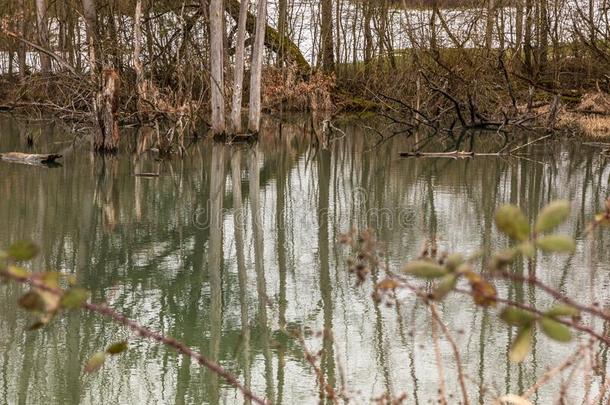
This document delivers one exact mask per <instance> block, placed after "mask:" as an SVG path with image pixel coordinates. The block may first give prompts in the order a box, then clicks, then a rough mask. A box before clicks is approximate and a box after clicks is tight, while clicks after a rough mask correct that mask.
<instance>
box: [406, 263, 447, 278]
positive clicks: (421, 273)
mask: <svg viewBox="0 0 610 405" xmlns="http://www.w3.org/2000/svg"><path fill="white" fill-rule="evenodd" d="M402 272H403V273H406V274H410V275H412V276H415V277H420V278H428V279H432V278H439V277H443V276H444V275H446V274H447V269H446V268H444V267H443V266H439V265H438V264H436V263H432V262H427V261H425V260H415V261H412V262H410V263H407V265H406V266H405V267H403V269H402Z"/></svg>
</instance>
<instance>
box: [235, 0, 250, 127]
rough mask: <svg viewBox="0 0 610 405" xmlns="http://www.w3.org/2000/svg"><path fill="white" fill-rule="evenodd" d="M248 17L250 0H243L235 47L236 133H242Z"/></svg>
mask: <svg viewBox="0 0 610 405" xmlns="http://www.w3.org/2000/svg"><path fill="white" fill-rule="evenodd" d="M247 19H248V0H242V2H241V6H240V8H239V20H238V22H237V45H236V47H235V72H234V83H233V108H232V109H231V125H232V129H233V132H234V133H236V134H237V133H240V132H241V130H242V126H241V103H242V94H243V85H244V62H245V42H246V21H247Z"/></svg>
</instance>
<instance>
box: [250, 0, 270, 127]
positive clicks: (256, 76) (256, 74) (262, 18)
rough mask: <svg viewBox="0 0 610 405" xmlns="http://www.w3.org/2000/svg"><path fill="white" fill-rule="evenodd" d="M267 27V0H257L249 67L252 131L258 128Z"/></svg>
mask: <svg viewBox="0 0 610 405" xmlns="http://www.w3.org/2000/svg"><path fill="white" fill-rule="evenodd" d="M266 27H267V0H259V1H258V11H257V14H256V34H255V38H254V47H253V49H252V67H251V69H250V73H251V75H250V105H249V108H250V116H249V119H248V129H249V130H250V131H252V132H253V133H258V132H259V130H260V121H261V79H262V73H263V72H262V71H263V52H264V48H263V47H264V45H265V29H266Z"/></svg>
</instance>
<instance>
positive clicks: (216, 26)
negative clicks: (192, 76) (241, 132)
mask: <svg viewBox="0 0 610 405" xmlns="http://www.w3.org/2000/svg"><path fill="white" fill-rule="evenodd" d="M223 17H224V4H223V0H211V1H210V73H211V74H210V78H211V93H212V100H211V102H212V131H213V132H214V134H222V133H224V132H225V130H226V124H225V99H224V74H223V70H224V67H223V57H224V50H223V48H224V47H223V40H224V35H223V27H224V24H223Z"/></svg>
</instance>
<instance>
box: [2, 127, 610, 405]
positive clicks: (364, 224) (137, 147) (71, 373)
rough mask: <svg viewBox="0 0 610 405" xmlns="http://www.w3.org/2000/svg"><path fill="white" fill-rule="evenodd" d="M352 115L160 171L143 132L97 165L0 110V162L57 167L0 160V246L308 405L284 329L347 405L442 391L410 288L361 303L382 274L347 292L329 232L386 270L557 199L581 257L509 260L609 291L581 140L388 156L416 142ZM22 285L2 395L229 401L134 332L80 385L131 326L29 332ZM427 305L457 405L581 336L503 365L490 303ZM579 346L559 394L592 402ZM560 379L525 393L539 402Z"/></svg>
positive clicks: (600, 179)
mask: <svg viewBox="0 0 610 405" xmlns="http://www.w3.org/2000/svg"><path fill="white" fill-rule="evenodd" d="M368 125H370V123H368V122H367V123H364V122H361V121H357V122H352V123H347V124H343V125H342V127H343V128H344V130H345V132H346V135H345V136H339V137H338V138H337V139H334V140H333V141H328V142H326V141H318V139H320V138H319V137H316V136H315V134H314V132H313V131H312V126H311V125H310V122H309V121H308V120H299V119H295V120H293V121H287V122H283V123H281V125H280V123H278V122H274V121H270V122H269V123H267V124H266V126H265V129H264V133H263V135H262V137H261V139H260V142H259V143H257V144H255V145H233V146H229V145H221V144H214V143H213V142H210V141H200V142H197V143H195V144H192V145H189V146H188V154H187V156H186V157H185V158H184V159H174V160H171V161H159V160H157V159H156V157H155V155H154V154H152V153H151V152H147V151H146V150H147V149H148V146H147V145H146V142H139V143H138V142H135V141H134V142H130V141H129V140H128V141H127V142H125V145H123V149H124V151H123V153H122V154H121V155H120V156H119V157H116V158H105V159H104V158H100V157H93V156H92V155H90V154H89V153H88V152H87V150H88V145H87V144H86V143H85V144H82V143H79V142H76V143H74V139H75V137H76V135H75V134H74V133H72V132H71V131H70V129H69V128H65V127H62V126H60V125H58V124H54V123H49V122H44V123H31V122H28V123H26V122H23V121H16V120H14V119H11V118H8V117H4V118H2V119H0V152H5V151H26V150H32V151H36V152H59V151H61V152H62V153H64V154H65V157H64V159H63V160H62V165H61V167H55V168H42V167H31V166H24V165H19V164H9V163H5V162H0V190H1V195H2V198H0V244H1V245H3V246H4V245H8V244H9V243H10V242H11V241H14V240H17V239H32V240H34V241H36V242H37V243H39V244H40V246H41V249H42V254H41V255H40V256H39V257H38V258H37V259H36V260H35V261H34V262H33V263H32V268H33V269H46V270H59V271H62V272H67V273H72V274H74V275H75V276H76V277H77V278H78V281H79V283H80V284H82V285H83V286H85V287H86V288H88V289H90V290H91V291H92V295H93V300H94V301H98V302H102V301H104V302H108V303H109V304H110V305H112V306H114V307H115V308H117V309H119V310H121V311H123V312H125V313H126V314H128V315H129V316H130V317H132V318H135V319H137V320H138V321H139V322H141V323H142V324H144V325H146V326H148V327H151V328H153V329H155V330H159V331H161V332H162V333H164V334H167V335H170V336H173V337H176V338H177V339H180V340H183V341H184V342H186V343H187V344H188V345H190V346H191V347H193V348H195V349H197V350H199V351H201V352H202V353H203V354H204V355H206V356H208V357H209V358H211V359H214V360H216V361H218V362H219V363H220V364H222V365H223V366H224V367H226V368H227V369H228V370H230V371H231V372H233V373H234V374H236V375H237V376H238V377H239V379H240V380H241V381H243V382H244V383H245V384H246V385H248V386H250V387H251V388H252V390H253V391H254V392H256V393H258V394H259V395H261V396H265V397H266V398H269V399H270V400H272V401H273V402H274V403H278V404H280V403H282V404H313V403H317V402H318V395H319V389H318V387H317V385H316V375H315V372H314V370H313V369H312V368H311V367H310V365H309V364H308V362H307V361H306V359H305V356H304V354H303V350H302V346H301V344H300V343H299V342H298V340H296V339H294V338H293V337H292V336H293V334H294V333H298V334H301V335H302V336H303V337H304V341H305V344H306V345H307V348H308V350H309V351H311V352H317V351H318V350H320V349H324V352H323V355H322V356H321V358H320V361H319V366H320V369H321V371H322V373H323V374H324V376H325V379H326V380H327V381H328V382H329V383H331V384H334V385H337V386H340V385H342V384H343V385H344V386H345V387H347V388H346V389H347V392H349V395H350V396H351V397H352V399H354V400H355V402H356V403H366V402H368V401H369V400H370V399H371V398H376V397H379V396H380V395H382V394H383V393H385V392H389V393H392V394H393V395H395V396H399V395H400V394H401V393H403V392H404V393H405V394H406V397H407V403H416V404H426V403H430V402H431V401H433V400H436V399H437V397H438V393H437V391H438V388H439V384H438V381H439V379H438V375H439V374H438V367H437V365H436V361H435V352H434V344H433V339H432V338H431V328H430V322H429V319H430V318H429V317H430V315H429V311H428V310H427V309H426V307H425V306H423V305H421V304H420V303H418V301H417V300H416V299H415V298H414V297H412V296H409V295H406V296H405V297H404V301H403V302H402V304H401V305H400V306H399V307H396V306H393V307H386V306H385V305H378V304H376V303H375V302H374V301H373V300H372V299H371V285H372V283H373V282H374V281H375V280H377V281H378V280H380V279H382V277H383V275H382V274H373V275H372V279H373V280H372V281H368V282H366V283H365V284H364V285H362V286H357V285H356V280H355V279H354V276H352V275H350V274H349V273H348V271H347V266H346V264H345V262H346V259H347V258H348V256H349V253H350V252H347V251H346V249H345V247H343V246H342V245H340V244H339V243H338V240H339V238H340V235H341V234H342V233H343V232H345V231H348V230H349V229H351V228H358V229H364V228H373V229H375V230H376V233H377V237H378V239H379V241H380V244H381V248H382V250H383V252H384V256H383V261H384V262H385V263H386V265H387V266H388V267H389V268H390V269H392V270H398V269H399V268H400V266H401V265H402V264H404V263H406V262H407V261H408V260H409V259H412V258H414V257H416V256H417V254H418V253H419V251H420V248H421V245H422V243H423V242H424V241H425V240H427V239H429V238H431V237H432V236H434V235H436V239H437V241H438V245H439V247H440V250H448V251H461V252H475V251H477V250H480V249H483V250H484V251H489V250H490V249H500V248H502V247H505V246H507V243H508V241H507V240H506V239H505V238H504V237H503V236H502V235H500V234H498V232H497V230H496V229H495V227H494V224H493V215H494V210H495V208H496V207H497V206H499V205H500V204H503V203H506V202H512V203H516V204H519V205H520V206H521V207H522V208H523V210H524V211H525V212H526V213H527V214H528V215H529V216H533V215H534V214H535V213H536V212H537V211H538V210H539V209H540V208H541V207H542V206H543V205H545V204H546V203H547V202H549V201H551V200H554V199H558V198H563V199H569V200H570V201H571V202H572V208H573V210H572V216H571V218H570V220H569V221H568V223H566V224H565V225H563V226H562V227H561V229H560V231H561V232H562V233H567V234H570V235H575V236H576V238H577V246H578V247H577V250H576V253H575V254H574V255H571V256H563V257H552V258H551V257H547V256H540V257H539V258H538V259H537V260H536V261H535V262H532V263H518V264H517V265H516V266H515V267H514V271H518V272H523V273H524V274H525V273H527V272H535V274H536V275H537V276H538V277H539V278H540V279H542V280H543V281H545V282H546V283H548V284H550V285H552V286H554V287H556V288H557V289H558V290H560V291H562V292H565V293H567V294H568V295H570V296H572V297H574V298H576V299H578V300H580V301H582V302H592V301H596V302H599V303H600V304H601V305H607V304H608V303H609V300H610V293H608V284H609V283H610V277H609V274H610V260H609V258H610V249H608V246H609V245H608V241H609V239H610V235H608V234H606V235H603V234H602V235H599V236H598V237H597V238H596V239H595V240H590V239H589V238H587V237H586V236H585V234H584V230H585V228H586V225H587V223H588V221H590V219H591V218H592V215H593V214H594V213H595V212H597V211H598V210H599V209H600V208H601V206H602V204H603V201H604V199H605V198H606V196H607V195H608V191H609V190H608V188H609V187H608V178H609V175H610V169H609V168H608V165H607V160H606V159H605V158H604V157H602V156H601V155H600V154H599V153H598V151H597V150H596V149H594V148H589V147H587V146H583V145H580V144H578V143H575V142H568V141H559V142H553V143H550V144H545V145H540V146H532V147H529V148H528V149H527V150H523V152H525V153H527V157H523V158H511V159H504V158H499V157H491V156H490V157H476V158H474V159H457V160H454V159H446V158H441V159H401V158H400V157H398V152H399V151H401V150H410V148H411V146H410V145H409V142H410V141H409V140H405V139H403V138H401V137H398V136H396V137H391V138H390V139H388V140H386V141H385V142H380V139H381V138H380V136H379V132H377V131H376V130H373V129H372V128H370V127H368ZM28 136H31V137H32V138H33V147H32V149H28V145H27V137H28ZM493 137H494V135H493V134H491V135H490V134H486V135H482V136H481V139H482V140H481V142H480V145H482V146H481V147H485V148H490V149H493V148H492V147H491V146H489V142H490V141H489V138H493ZM130 138H131V139H135V137H130ZM477 145H478V144H477ZM441 146H445V147H447V145H441ZM475 146H476V145H475ZM137 173H154V174H158V176H154V177H142V176H135V174H137ZM498 289H499V291H500V294H502V295H503V296H506V297H511V298H512V299H515V300H518V301H522V302H526V303H529V304H531V305H533V306H536V307H540V308H546V307H549V306H551V305H552V304H553V300H552V299H551V298H550V297H549V296H547V295H545V294H544V293H542V292H540V291H535V290H533V289H531V288H527V287H521V286H517V285H509V284H500V285H498ZM19 293H20V289H19V288H18V287H16V286H1V287H0V309H1V310H0V403H2V404H202V403H211V404H218V403H223V404H224V403H227V404H233V403H237V404H239V403H243V402H244V400H243V398H242V397H241V395H240V394H239V393H237V392H236V391H235V390H234V389H232V388H231V387H228V386H227V385H226V383H225V382H224V381H222V380H220V379H219V378H218V377H216V376H215V375H213V374H211V373H209V372H208V371H207V370H205V369H202V368H200V367H198V366H196V365H194V364H192V363H191V362H190V361H188V360H186V359H184V358H182V357H180V356H178V355H177V354H176V353H175V352H173V351H172V350H169V349H166V348H164V347H159V346H156V345H154V344H152V343H149V342H147V341H143V340H139V339H137V338H130V350H129V351H128V352H127V353H126V354H124V355H122V356H121V357H119V358H115V359H112V360H111V361H110V362H108V363H107V364H106V365H105V366H104V367H103V368H102V370H101V371H99V372H98V373H96V374H93V375H84V374H83V372H82V368H83V364H84V363H85V361H86V359H87V358H88V357H89V356H90V355H91V354H92V353H94V352H96V351H98V350H100V349H103V348H104V347H106V346H107V345H108V344H110V343H112V342H115V341H118V340H122V339H125V338H126V337H128V336H129V334H128V333H127V331H125V330H124V329H123V328H121V327H118V326H115V325H113V324H110V323H108V322H106V321H105V320H104V319H102V318H101V317H99V316H97V315H91V314H87V313H73V314H71V315H67V316H62V317H58V318H57V319H55V320H54V321H53V323H52V324H51V325H50V326H49V327H48V328H46V329H44V330H40V331H34V332H26V329H27V326H28V325H29V323H31V321H32V320H31V318H29V317H28V315H27V314H26V313H24V312H23V311H21V310H16V309H15V302H16V300H17V299H18V297H19ZM439 311H440V313H441V316H442V319H443V320H444V322H445V323H446V324H447V325H448V327H449V328H450V329H451V330H452V331H454V336H455V340H456V342H457V345H458V346H459V348H460V351H461V353H462V361H463V363H464V367H465V372H466V375H467V382H468V386H469V387H470V388H469V396H470V399H471V402H473V403H491V402H492V399H493V397H494V395H499V394H504V393H521V392H523V391H525V390H527V389H528V388H529V387H530V386H531V385H532V384H534V383H535V381H536V380H537V379H538V378H539V377H540V376H541V375H542V374H543V373H544V372H545V370H546V369H547V368H548V367H553V366H555V365H557V364H558V362H560V361H561V360H562V358H564V356H566V355H569V354H570V353H572V351H573V350H574V348H575V344H576V343H571V344H559V343H554V342H551V341H550V340H548V339H547V338H546V337H545V336H544V335H542V334H541V333H536V335H535V338H534V348H533V351H532V353H531V354H530V355H529V356H528V358H527V360H526V362H524V363H523V364H521V365H515V364H512V363H510V361H509V360H508V355H507V349H508V346H509V342H510V340H511V339H512V338H513V337H514V335H515V331H514V330H510V329H509V328H508V327H506V326H505V325H503V324H502V323H501V322H499V321H498V320H497V311H496V310H494V309H490V310H482V309H479V308H476V307H474V306H473V305H472V304H471V303H470V302H469V301H468V300H467V299H466V298H465V297H464V296H462V295H450V296H449V297H448V298H447V299H446V300H445V301H444V303H443V304H441V305H440V306H439ZM594 326H595V327H596V328H597V329H601V328H602V327H603V326H604V325H601V324H600V323H599V322H598V323H597V324H594ZM323 330H326V331H327V332H328V333H327V335H328V336H330V335H332V339H330V338H327V339H324V338H323V337H322V334H320V333H319V332H321V331H323ZM579 339H580V340H585V339H586V338H585V337H579ZM440 348H441V354H442V356H441V360H442V363H443V371H444V375H445V379H446V386H447V392H448V393H449V394H451V395H452V397H450V398H449V400H450V403H457V402H458V399H459V398H461V394H460V391H459V385H458V380H457V377H456V366H455V359H454V357H453V353H452V351H451V347H450V345H449V342H448V341H447V340H446V339H444V337H442V338H441V340H440ZM590 354H591V357H592V358H595V359H596V361H599V362H600V364H599V367H597V368H596V369H597V370H598V373H597V374H595V375H592V374H591V373H590V372H586V371H583V370H584V368H583V369H582V370H581V369H576V371H574V372H573V374H572V375H571V377H570V378H571V381H572V385H570V387H569V392H568V394H567V395H568V398H569V399H570V400H573V401H574V402H576V401H578V402H579V403H580V402H581V401H582V398H583V396H584V395H587V392H590V393H589V394H588V395H589V398H590V399H592V398H595V395H596V392H597V390H598V389H599V387H600V385H601V383H602V382H603V381H604V379H605V377H606V371H607V363H606V359H607V354H606V351H605V350H599V351H598V350H597V349H595V350H594V351H592V352H591V353H590ZM579 370H580V371H579ZM585 376H586V377H587V378H585ZM566 378H567V377H566ZM561 382H562V380H561V379H557V381H554V382H551V383H550V384H547V385H544V386H543V387H542V389H541V390H539V391H538V392H537V393H536V394H535V395H534V396H532V397H531V398H530V399H531V400H532V401H533V402H535V403H540V404H545V403H552V402H553V399H554V398H556V396H557V393H558V392H559V388H561ZM587 387H589V388H587Z"/></svg>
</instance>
